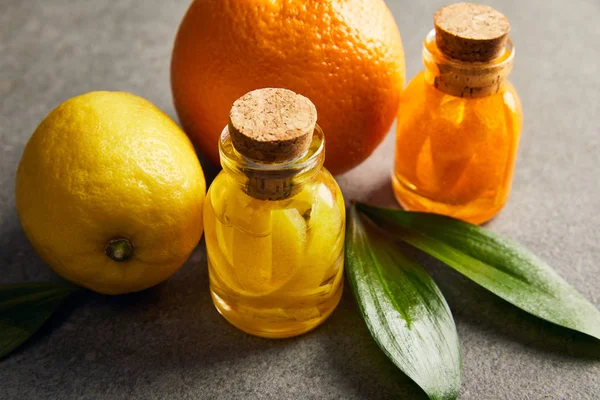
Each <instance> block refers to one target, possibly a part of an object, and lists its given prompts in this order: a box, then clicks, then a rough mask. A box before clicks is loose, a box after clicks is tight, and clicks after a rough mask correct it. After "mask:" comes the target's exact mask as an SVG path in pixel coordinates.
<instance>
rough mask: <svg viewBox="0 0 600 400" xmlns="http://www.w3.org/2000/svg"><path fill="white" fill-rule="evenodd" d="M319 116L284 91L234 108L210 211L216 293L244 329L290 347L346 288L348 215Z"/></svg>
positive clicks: (261, 94) (257, 95)
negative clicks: (289, 340) (328, 165)
mask: <svg viewBox="0 0 600 400" xmlns="http://www.w3.org/2000/svg"><path fill="white" fill-rule="evenodd" d="M316 119H317V113H316V109H315V106H314V105H313V104H312V103H311V102H310V101H309V100H308V99H307V98H306V97H303V96H300V95H298V94H296V93H294V92H292V91H289V90H286V89H272V88H266V89H259V90H255V91H252V92H250V93H248V94H246V95H244V96H243V97H241V98H240V99H238V100H237V101H236V102H235V103H234V104H233V107H232V109H231V112H230V119H229V124H228V126H227V127H225V129H224V130H223V132H222V134H221V138H220V140H219V152H220V158H221V165H222V166H223V170H222V171H221V172H220V173H219V175H218V176H217V177H216V178H215V180H214V181H213V183H212V185H211V187H210V189H209V191H208V194H207V200H206V201H205V213H204V226H205V238H206V247H207V253H208V266H209V276H210V290H211V294H212V298H213V301H214V303H215V306H216V308H217V310H218V311H219V312H220V313H221V314H222V315H223V316H224V317H225V318H226V319H227V320H228V321H229V322H230V323H232V324H233V325H235V326H236V327H238V328H239V329H241V330H243V331H245V332H247V333H250V334H253V335H257V336H263V337H272V338H283V337H290V336H295V335H299V334H301V333H304V332H306V331H308V330H310V329H312V328H314V327H316V326H317V325H318V324H320V323H321V322H323V321H324V320H325V319H326V318H327V317H328V316H329V315H330V314H331V312H332V311H333V310H334V308H335V307H336V305H337V304H338V302H339V300H340V297H341V294H342V285H343V263H344V230H345V205H344V201H343V198H342V193H341V191H340V189H339V187H338V185H337V183H336V182H335V180H334V179H333V177H332V176H331V174H330V173H329V172H328V171H327V170H326V169H325V168H324V167H323V161H324V158H325V137H324V135H323V132H322V131H321V129H320V128H319V126H318V125H316Z"/></svg>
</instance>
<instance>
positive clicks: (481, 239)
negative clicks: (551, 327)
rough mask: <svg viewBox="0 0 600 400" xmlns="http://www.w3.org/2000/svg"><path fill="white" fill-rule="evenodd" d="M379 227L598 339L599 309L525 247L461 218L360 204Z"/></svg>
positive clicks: (551, 318)
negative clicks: (460, 219)
mask: <svg viewBox="0 0 600 400" xmlns="http://www.w3.org/2000/svg"><path fill="white" fill-rule="evenodd" d="M357 208H358V209H359V211H361V212H362V213H364V214H366V215H367V216H368V217H369V218H371V219H372V220H373V221H374V222H375V223H376V224H377V225H379V226H380V227H381V228H383V229H385V230H387V231H389V232H391V233H393V234H394V235H395V236H397V237H398V238H400V239H402V240H403V241H405V242H407V243H409V244H411V245H412V246H414V247H416V248H418V249H420V250H422V251H424V252H426V253H428V254H429V255H431V256H433V257H435V258H437V259H438V260H440V261H442V262H444V263H446V264H447V265H449V266H450V267H452V268H454V269H455V270H457V271H458V272H460V273H461V274H463V275H465V276H466V277H468V278H469V279H471V280H473V281H474V282H476V283H478V284H479V285H481V286H483V287H484V288H486V289H488V290H489V291H491V292H492V293H494V294H496V295H498V296H500V297H501V298H503V299H504V300H506V301H508V302H510V303H512V304H514V305H515V306H517V307H519V308H521V309H523V310H525V311H527V312H528V313H530V314H533V315H535V316H537V317H539V318H542V319H545V320H547V321H550V322H552V323H555V324H557V325H560V326H563V327H566V328H569V329H573V330H576V331H579V332H583V333H585V334H587V335H590V336H593V337H595V338H597V339H600V311H598V309H596V307H594V305H593V304H591V303H590V302H589V301H587V300H586V299H585V298H584V297H583V296H582V295H581V294H580V293H579V292H577V291H576V290H575V289H573V288H572V287H571V286H569V284H568V283H567V282H565V281H564V280H563V279H562V278H561V277H560V276H559V275H558V274H557V273H556V272H555V271H554V270H552V268H550V267H549V266H548V265H547V264H546V263H545V262H543V261H542V260H540V259H539V258H537V257H536V256H535V255H534V254H532V253H531V252H530V251H529V250H527V249H525V248H523V247H521V246H519V245H518V244H516V243H513V242H511V241H509V240H506V239H503V238H501V237H500V236H498V235H496V234H494V233H492V232H490V231H489V230H486V229H484V228H481V227H479V226H476V225H472V224H469V223H466V222H463V221H459V220H456V219H453V218H449V217H444V216H441V215H435V214H425V213H414V212H406V211H402V210H396V209H385V208H379V207H373V206H369V205H366V204H358V205H357Z"/></svg>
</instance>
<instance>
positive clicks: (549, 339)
mask: <svg viewBox="0 0 600 400" xmlns="http://www.w3.org/2000/svg"><path fill="white" fill-rule="evenodd" d="M409 251H410V252H411V253H412V254H413V255H414V256H415V257H416V258H417V259H418V260H419V261H420V263H421V264H422V265H423V266H425V267H426V269H427V270H428V271H429V272H430V273H431V275H432V276H433V278H434V280H435V282H436V283H437V284H438V286H439V287H440V289H441V290H442V292H443V294H444V297H445V298H446V300H447V301H448V304H449V305H450V308H451V309H452V314H453V316H454V319H455V320H456V321H457V323H459V322H464V323H467V324H469V325H473V326H477V327H478V328H479V329H482V330H485V331H489V332H491V333H492V334H495V335H498V334H499V335H502V336H505V337H507V338H508V339H510V340H515V341H517V342H519V343H522V344H524V345H526V346H529V347H532V348H536V349H538V350H542V351H544V352H548V351H550V352H553V353H556V354H560V355H563V356H564V355H568V356H572V357H577V358H583V359H592V360H600V341H598V340H596V339H594V338H592V337H591V336H588V335H585V334H583V333H580V332H576V331H573V330H571V329H567V328H563V327H561V326H558V325H555V324H553V323H550V322H547V321H545V320H543V319H540V318H538V317H535V316H533V315H531V314H529V313H527V312H525V311H523V310H521V309H520V308H518V307H516V306H514V305H512V304H510V303H508V302H507V301H505V300H503V299H501V298H500V297H498V296H496V295H494V294H493V293H491V292H489V291H487V290H486V289H484V288H482V287H481V286H479V285H477V284H476V283H475V282H472V281H471V280H469V279H468V278H466V277H464V276H462V275H461V274H459V273H458V272H456V271H454V270H453V269H452V268H450V267H448V266H446V265H444V264H443V263H441V262H439V261H437V260H435V259H434V258H432V257H429V256H428V255H426V254H423V253H420V252H418V251H416V250H413V249H410V250H409Z"/></svg>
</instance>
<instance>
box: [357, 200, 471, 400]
mask: <svg viewBox="0 0 600 400" xmlns="http://www.w3.org/2000/svg"><path fill="white" fill-rule="evenodd" d="M363 218H364V217H361V216H360V215H359V213H358V212H357V211H356V209H355V208H354V207H353V208H352V211H351V213H350V219H349V221H348V232H347V235H346V271H347V274H348V278H349V281H350V284H351V286H352V289H353V290H354V294H355V296H356V299H357V301H358V305H359V307H360V310H361V312H362V314H363V317H364V320H365V321H366V323H367V326H368V328H369V331H370V332H371V335H372V336H373V338H374V339H375V341H376V342H377V344H378V345H379V347H380V348H381V349H382V350H383V351H384V352H385V354H386V355H387V356H388V357H389V358H390V359H391V360H392V361H393V362H394V364H396V366H398V368H400V369H401V370H402V371H403V372H404V373H405V374H406V375H407V376H408V377H410V378H411V379H412V380H413V381H415V382H416V383H417V384H418V385H419V386H420V387H421V388H422V389H423V390H424V391H425V393H427V395H428V396H429V398H430V399H455V398H456V397H457V396H458V392H459V390H460V375H461V372H460V368H461V360H460V345H459V342H458V335H457V333H456V327H455V325H454V320H453V319H452V314H451V313H450V308H449V307H448V304H447V303H446V301H445V300H444V297H443V296H442V293H441V292H440V290H439V289H438V287H437V286H436V284H435V282H433V280H432V279H431V277H430V276H429V275H428V274H427V272H426V271H425V270H424V269H423V268H421V267H420V266H419V265H418V264H416V263H415V262H414V261H412V260H411V259H409V258H408V257H407V256H406V255H404V254H403V253H402V251H401V249H400V248H399V247H398V246H397V245H395V244H394V243H393V242H391V241H390V240H389V239H388V238H386V237H385V236H384V235H383V234H382V231H381V230H379V229H378V228H376V227H375V226H374V225H373V224H372V222H370V221H368V220H367V221H364V220H363Z"/></svg>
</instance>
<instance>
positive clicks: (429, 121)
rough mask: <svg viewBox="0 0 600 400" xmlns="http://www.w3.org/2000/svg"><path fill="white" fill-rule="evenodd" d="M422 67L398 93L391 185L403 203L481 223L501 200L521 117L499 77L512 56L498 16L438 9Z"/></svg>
mask: <svg viewBox="0 0 600 400" xmlns="http://www.w3.org/2000/svg"><path fill="white" fill-rule="evenodd" d="M434 23H435V29H434V30H432V31H431V32H430V33H429V34H428V35H427V37H426V38H425V41H424V46H423V62H424V64H425V70H424V71H423V72H421V73H419V74H418V75H417V76H416V77H415V78H414V79H413V80H412V81H411V82H410V83H409V85H408V86H407V88H406V90H405V91H404V93H403V95H402V100H401V108H400V113H399V115H398V123H397V131H396V157H395V167H394V173H393V179H392V181H393V187H394V192H395V195H396V198H397V199H398V201H399V202H400V204H401V205H402V206H403V207H404V208H405V209H408V210H414V211H425V212H433V213H437V214H445V215H449V216H452V217H455V218H459V219H463V220H466V221H469V222H472V223H476V224H479V223H483V222H485V221H487V220H489V219H490V218H492V217H493V216H495V215H496V214H497V213H498V212H499V211H500V210H501V209H502V207H503V206H504V204H505V203H506V201H507V199H508V196H509V193H510V188H511V184H512V177H513V171H514V166H515V158H516V154H517V148H518V143H519V135H520V131H521V124H522V111H521V104H520V101H519V97H518V95H517V92H516V91H515V89H514V87H513V86H512V85H511V84H510V83H509V82H508V80H507V79H506V78H507V76H508V74H509V73H510V71H511V69H512V65H513V61H514V58H515V50H514V47H513V46H512V43H511V42H510V40H509V39H508V32H509V29H510V26H509V23H508V20H507V19H506V17H504V15H502V14H501V13H499V12H498V11H496V10H494V9H493V8H491V7H488V6H484V5H480V4H470V3H458V4H453V5H449V6H446V7H443V8H441V9H440V10H438V11H437V12H436V14H435V16H434Z"/></svg>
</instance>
